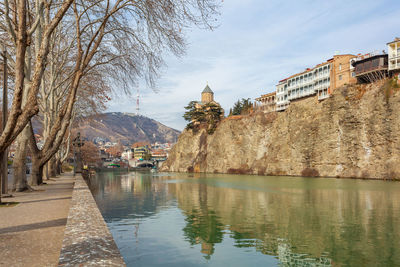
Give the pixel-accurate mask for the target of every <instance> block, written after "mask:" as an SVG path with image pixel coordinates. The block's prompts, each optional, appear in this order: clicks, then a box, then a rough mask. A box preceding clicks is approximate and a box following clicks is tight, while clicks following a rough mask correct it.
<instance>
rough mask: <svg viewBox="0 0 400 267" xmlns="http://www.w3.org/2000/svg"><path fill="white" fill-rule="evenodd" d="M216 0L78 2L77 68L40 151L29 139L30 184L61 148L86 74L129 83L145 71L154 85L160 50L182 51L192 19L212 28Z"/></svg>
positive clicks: (39, 179) (39, 178)
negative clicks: (186, 31)
mask: <svg viewBox="0 0 400 267" xmlns="http://www.w3.org/2000/svg"><path fill="white" fill-rule="evenodd" d="M214 2H215V1H213V0H202V1H200V0H188V1H172V0H169V1H168V0H165V1H150V0H147V1H123V0H117V1H104V0H102V1H100V0H99V1H75V2H74V4H73V15H74V18H75V21H74V23H75V38H76V50H75V59H74V62H75V64H74V67H73V69H74V72H73V75H72V76H71V78H70V80H69V82H68V83H67V84H68V94H67V96H66V97H65V98H63V101H64V102H63V104H62V105H61V107H60V109H59V112H58V114H57V115H56V116H55V119H54V123H53V124H52V127H51V129H50V130H49V132H48V136H47V138H46V141H45V144H44V146H43V148H42V149H41V150H39V149H38V148H37V146H36V143H35V142H34V140H33V139H32V138H31V142H30V144H31V148H32V154H33V155H35V156H34V158H33V166H32V167H33V170H32V175H33V179H32V183H33V184H40V183H41V182H42V169H43V165H44V164H45V163H46V162H47V161H48V160H50V158H51V157H52V156H53V155H54V154H55V153H56V152H57V150H58V148H59V146H60V144H61V143H62V140H63V137H64V134H65V132H66V130H67V128H68V127H69V124H70V119H71V115H72V112H73V106H74V103H75V101H76V97H77V92H78V89H79V88H80V87H81V82H82V79H83V77H85V75H87V74H88V73H90V72H91V71H92V70H95V69H101V70H102V71H103V72H102V73H103V74H104V75H105V76H107V77H110V78H113V81H114V82H115V83H118V84H119V85H122V86H125V88H127V84H130V83H133V82H135V80H136V79H137V78H138V77H140V76H144V77H145V78H146V80H147V81H148V83H149V84H150V85H154V79H155V78H156V77H157V74H158V70H159V68H160V67H161V66H162V65H163V61H162V55H163V53H164V52H165V51H166V50H169V51H171V52H173V53H174V54H175V55H181V54H182V53H183V52H184V48H185V43H184V38H183V33H182V29H184V28H185V27H187V26H189V25H190V24H191V23H194V24H197V25H203V26H204V25H205V26H207V27H209V28H211V27H212V25H211V24H210V22H212V18H213V16H214V15H216V14H217V7H218V5H217V4H215V3H214Z"/></svg>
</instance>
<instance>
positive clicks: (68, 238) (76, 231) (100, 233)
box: [59, 175, 125, 266]
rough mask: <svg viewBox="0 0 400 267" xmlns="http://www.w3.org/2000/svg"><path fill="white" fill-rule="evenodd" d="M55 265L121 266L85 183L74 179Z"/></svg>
mask: <svg viewBox="0 0 400 267" xmlns="http://www.w3.org/2000/svg"><path fill="white" fill-rule="evenodd" d="M59 266H125V262H124V260H123V259H122V257H121V255H120V253H119V250H118V248H117V246H116V244H115V242H114V239H113V237H112V235H111V233H110V231H109V230H108V228H107V225H106V223H105V221H104V219H103V216H102V215H101V213H100V211H99V209H98V207H97V205H96V202H95V200H94V198H93V196H92V193H91V192H90V190H89V188H88V186H87V184H86V182H85V181H84V180H83V178H82V177H81V176H80V175H79V176H77V178H76V180H75V186H74V190H73V193H72V199H71V207H70V210H69V214H68V221H67V225H66V227H65V234H64V240H63V243H62V249H61V254H60V261H59Z"/></svg>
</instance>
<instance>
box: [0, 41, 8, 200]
mask: <svg viewBox="0 0 400 267" xmlns="http://www.w3.org/2000/svg"><path fill="white" fill-rule="evenodd" d="M6 53H7V50H6V46H5V45H4V46H3V53H2V56H3V106H2V113H3V114H2V124H3V125H2V129H1V130H2V131H4V129H5V127H6V123H7V113H8V101H7V100H8V94H7V80H8V73H7V55H6ZM0 161H1V163H0V164H1V168H0V169H1V172H2V173H1V181H0V187H1V194H3V195H5V194H7V193H8V168H7V164H8V149H6V150H5V151H4V152H3V153H0ZM0 202H1V197H0Z"/></svg>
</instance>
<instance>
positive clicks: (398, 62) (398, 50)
mask: <svg viewBox="0 0 400 267" xmlns="http://www.w3.org/2000/svg"><path fill="white" fill-rule="evenodd" d="M387 47H388V60H389V72H390V74H391V75H397V76H398V80H400V38H395V39H394V41H393V42H390V43H388V44H387Z"/></svg>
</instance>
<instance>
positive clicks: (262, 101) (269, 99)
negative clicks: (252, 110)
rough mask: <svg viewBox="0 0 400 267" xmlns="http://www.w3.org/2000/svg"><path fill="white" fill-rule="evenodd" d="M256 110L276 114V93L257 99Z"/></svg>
mask: <svg viewBox="0 0 400 267" xmlns="http://www.w3.org/2000/svg"><path fill="white" fill-rule="evenodd" d="M256 108H257V110H261V111H262V112H264V113H269V112H274V111H275V110H276V92H272V93H269V94H265V95H262V96H260V97H258V98H256Z"/></svg>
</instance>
